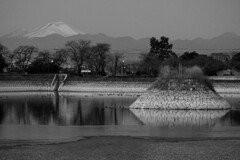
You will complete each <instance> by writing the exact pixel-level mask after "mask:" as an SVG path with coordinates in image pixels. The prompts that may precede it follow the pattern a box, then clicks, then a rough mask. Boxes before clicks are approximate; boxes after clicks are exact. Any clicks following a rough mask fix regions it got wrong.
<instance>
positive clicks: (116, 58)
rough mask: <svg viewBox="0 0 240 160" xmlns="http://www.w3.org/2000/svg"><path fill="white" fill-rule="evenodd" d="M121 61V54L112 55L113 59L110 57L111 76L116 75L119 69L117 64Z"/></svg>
mask: <svg viewBox="0 0 240 160" xmlns="http://www.w3.org/2000/svg"><path fill="white" fill-rule="evenodd" d="M122 59H123V54H122V53H115V54H113V57H112V63H113V76H116V75H117V70H118V67H119V63H120V61H121V60H122Z"/></svg>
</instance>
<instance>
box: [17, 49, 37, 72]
mask: <svg viewBox="0 0 240 160" xmlns="http://www.w3.org/2000/svg"><path fill="white" fill-rule="evenodd" d="M36 52H38V48H36V47H34V46H19V47H18V48H16V49H15V50H14V51H13V55H14V61H15V65H16V67H17V68H18V69H20V70H21V71H24V72H25V71H26V69H27V68H28V66H29V65H30V64H31V61H32V56H33V53H36Z"/></svg>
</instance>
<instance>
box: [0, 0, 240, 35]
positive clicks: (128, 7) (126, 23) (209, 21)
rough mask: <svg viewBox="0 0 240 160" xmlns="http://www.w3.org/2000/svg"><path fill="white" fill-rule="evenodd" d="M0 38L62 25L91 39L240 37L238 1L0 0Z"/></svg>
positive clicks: (239, 0) (239, 5)
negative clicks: (98, 36) (103, 36)
mask: <svg viewBox="0 0 240 160" xmlns="http://www.w3.org/2000/svg"><path fill="white" fill-rule="evenodd" d="M0 20H1V22H0V35H4V34H7V33H10V32H12V31H14V30H17V29H22V28H25V29H27V30H29V31H31V30H33V29H35V28H36V27H40V26H43V25H46V24H47V23H50V22H57V21H63V22H65V23H66V24H69V25H71V26H74V27H75V28H77V29H78V30H80V31H83V32H85V33H89V34H96V33H104V34H106V35H108V36H114V37H119V36H132V37H134V38H144V37H151V36H156V37H160V36H163V35H165V36H168V37H170V38H171V39H178V38H180V39H193V38H197V37H202V38H212V37H215V36H218V35H220V34H222V33H224V32H235V33H236V34H238V35H240V0H0Z"/></svg>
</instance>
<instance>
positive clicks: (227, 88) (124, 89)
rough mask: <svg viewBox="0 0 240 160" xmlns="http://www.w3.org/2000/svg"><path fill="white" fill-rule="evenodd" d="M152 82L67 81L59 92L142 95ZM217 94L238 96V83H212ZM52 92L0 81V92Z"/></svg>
mask: <svg viewBox="0 0 240 160" xmlns="http://www.w3.org/2000/svg"><path fill="white" fill-rule="evenodd" d="M152 84H153V82H126V81H99V82H98V81H90V82H86V81H69V82H68V81H67V82H66V83H65V84H64V85H63V86H61V87H60V88H59V91H58V92H59V93H61V92H79V93H80V92H96V93H97V92H99V93H100V92H101V93H115V94H118V93H119V94H120V93H128V94H131V93H133V94H135V93H137V94H141V93H144V92H145V91H146V90H147V89H148V88H149V87H150V86H151V85H152ZM213 86H214V89H215V90H216V92H217V93H219V94H240V82H239V83H236V82H224V83H223V82H221V83H218V82H216V83H213ZM28 91H36V92H39V91H40V92H41V91H44V92H53V88H52V87H51V83H50V82H47V81H43V82H39V81H0V92H28Z"/></svg>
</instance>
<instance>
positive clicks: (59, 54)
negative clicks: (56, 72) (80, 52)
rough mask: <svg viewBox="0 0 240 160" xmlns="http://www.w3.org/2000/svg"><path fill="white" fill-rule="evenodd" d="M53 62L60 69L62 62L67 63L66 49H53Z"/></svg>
mask: <svg viewBox="0 0 240 160" xmlns="http://www.w3.org/2000/svg"><path fill="white" fill-rule="evenodd" d="M53 62H54V63H55V64H56V65H57V67H58V68H59V69H60V68H61V67H62V66H63V65H64V64H66V63H67V50H66V49H64V48H62V49H57V50H55V52H54V54H53Z"/></svg>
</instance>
